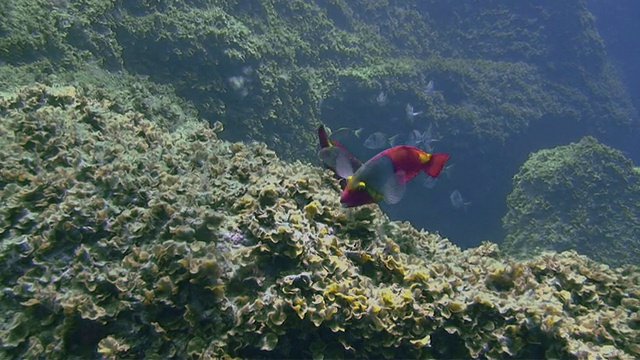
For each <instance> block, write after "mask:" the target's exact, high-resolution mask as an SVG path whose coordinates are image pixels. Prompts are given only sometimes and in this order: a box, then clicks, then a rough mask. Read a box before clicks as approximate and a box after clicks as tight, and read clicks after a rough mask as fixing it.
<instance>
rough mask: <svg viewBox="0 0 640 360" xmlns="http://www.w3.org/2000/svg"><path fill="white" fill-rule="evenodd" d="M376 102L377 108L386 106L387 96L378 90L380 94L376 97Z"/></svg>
mask: <svg viewBox="0 0 640 360" xmlns="http://www.w3.org/2000/svg"><path fill="white" fill-rule="evenodd" d="M376 102H377V103H378V105H379V106H385V105H387V94H386V93H385V92H384V91H382V90H380V93H379V94H378V96H377V97H376Z"/></svg>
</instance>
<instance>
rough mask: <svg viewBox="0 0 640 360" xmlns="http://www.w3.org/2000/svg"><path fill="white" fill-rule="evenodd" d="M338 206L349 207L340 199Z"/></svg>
mask: <svg viewBox="0 0 640 360" xmlns="http://www.w3.org/2000/svg"><path fill="white" fill-rule="evenodd" d="M340 207H343V208H348V207H349V205H348V204H347V203H344V202H342V201H341V202H340Z"/></svg>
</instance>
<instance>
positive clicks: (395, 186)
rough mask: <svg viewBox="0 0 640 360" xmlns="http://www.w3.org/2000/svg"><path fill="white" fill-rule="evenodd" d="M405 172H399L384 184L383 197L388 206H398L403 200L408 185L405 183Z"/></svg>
mask: <svg viewBox="0 0 640 360" xmlns="http://www.w3.org/2000/svg"><path fill="white" fill-rule="evenodd" d="M405 175H406V174H405V172H404V171H398V172H396V173H394V174H393V176H391V177H390V178H389V180H387V182H386V183H385V184H384V188H383V189H382V197H383V199H384V202H386V203H387V204H397V203H398V202H400V200H402V196H404V190H405V189H406V184H405V182H404V177H405Z"/></svg>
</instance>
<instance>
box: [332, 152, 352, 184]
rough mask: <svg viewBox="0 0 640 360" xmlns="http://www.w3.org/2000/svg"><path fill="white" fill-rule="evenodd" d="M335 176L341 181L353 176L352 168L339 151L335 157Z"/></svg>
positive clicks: (343, 154) (345, 156)
mask: <svg viewBox="0 0 640 360" xmlns="http://www.w3.org/2000/svg"><path fill="white" fill-rule="evenodd" d="M336 148H337V147H336ZM336 174H338V176H340V177H341V178H343V179H346V178H348V177H349V176H351V175H353V167H351V162H350V161H349V158H348V157H347V154H345V152H344V151H339V152H338V156H337V157H336Z"/></svg>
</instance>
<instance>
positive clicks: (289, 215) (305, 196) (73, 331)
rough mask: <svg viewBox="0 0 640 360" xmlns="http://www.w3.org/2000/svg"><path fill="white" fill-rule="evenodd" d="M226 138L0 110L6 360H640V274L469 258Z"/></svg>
mask: <svg viewBox="0 0 640 360" xmlns="http://www.w3.org/2000/svg"><path fill="white" fill-rule="evenodd" d="M214 130H215V131H214ZM220 130H222V129H221V127H216V128H214V129H210V128H208V127H207V126H205V125H203V124H201V123H199V122H197V121H196V120H195V119H191V120H185V121H184V122H183V123H182V124H181V125H180V126H178V127H177V128H175V129H173V131H169V130H168V128H167V126H165V125H162V123H155V122H153V121H151V120H150V118H148V117H147V114H143V113H139V112H134V111H130V110H126V111H125V110H122V107H119V106H117V99H116V98H110V97H109V96H108V94H104V96H103V97H102V98H101V100H95V99H92V98H87V97H85V96H84V95H82V93H81V92H80V91H78V89H76V88H74V87H56V88H52V87H46V86H41V85H38V86H32V87H27V88H22V89H20V90H18V91H17V92H16V93H13V94H11V95H5V96H4V97H3V98H2V99H0V135H1V136H0V200H1V201H0V283H1V284H2V286H3V289H2V290H3V291H2V296H1V297H0V314H2V316H0V357H3V358H9V357H15V358H38V357H44V358H71V357H75V358H142V357H146V356H149V357H162V358H171V357H175V358H187V357H202V358H221V359H231V358H294V357H304V358H346V357H362V358H434V357H436V358H504V357H520V358H542V357H545V356H546V357H552V358H568V357H578V358H584V357H587V356H594V357H595V356H600V357H602V358H633V357H638V356H640V343H639V339H638V337H637V331H638V328H639V327H640V325H639V324H640V318H639V317H638V315H637V314H638V310H639V309H640V288H639V285H638V284H640V276H639V274H638V271H637V270H636V269H635V268H632V267H627V268H623V269H616V270H612V269H610V268H609V267H607V266H605V265H602V264H599V263H596V262H594V261H592V260H589V259H587V258H586V257H583V256H580V255H577V254H576V253H575V252H565V253H562V254H556V253H545V254H542V255H540V256H538V257H536V258H534V259H532V260H529V261H526V262H517V261H513V260H508V259H505V258H503V257H502V256H501V254H500V250H499V249H498V247H497V246H496V245H495V244H491V243H483V244H482V245H481V246H479V247H477V248H474V249H470V250H466V251H461V250H460V249H459V248H458V247H456V246H454V245H452V244H451V243H450V242H449V241H447V240H446V239H442V238H441V237H439V236H438V235H434V234H429V233H427V232H425V231H417V230H415V229H414V228H412V227H411V226H410V225H409V224H407V223H400V222H392V221H389V220H388V218H386V217H385V216H384V215H383V214H382V213H381V211H380V210H379V208H378V207H376V206H363V207H360V208H357V209H352V210H349V211H345V210H344V209H341V208H340V204H339V192H338V191H339V185H338V184H337V182H336V180H335V179H333V177H332V176H331V174H329V172H327V171H324V170H322V169H319V168H315V167H311V166H308V165H305V164H302V163H294V164H287V163H284V162H282V161H280V160H279V159H278V158H277V157H276V156H275V154H274V153H273V152H272V151H270V150H268V149H267V148H266V147H265V146H264V145H263V144H260V143H255V144H252V145H245V144H242V143H233V144H232V143H228V142H225V141H221V140H219V139H218V136H217V133H216V132H217V131H220Z"/></svg>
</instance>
